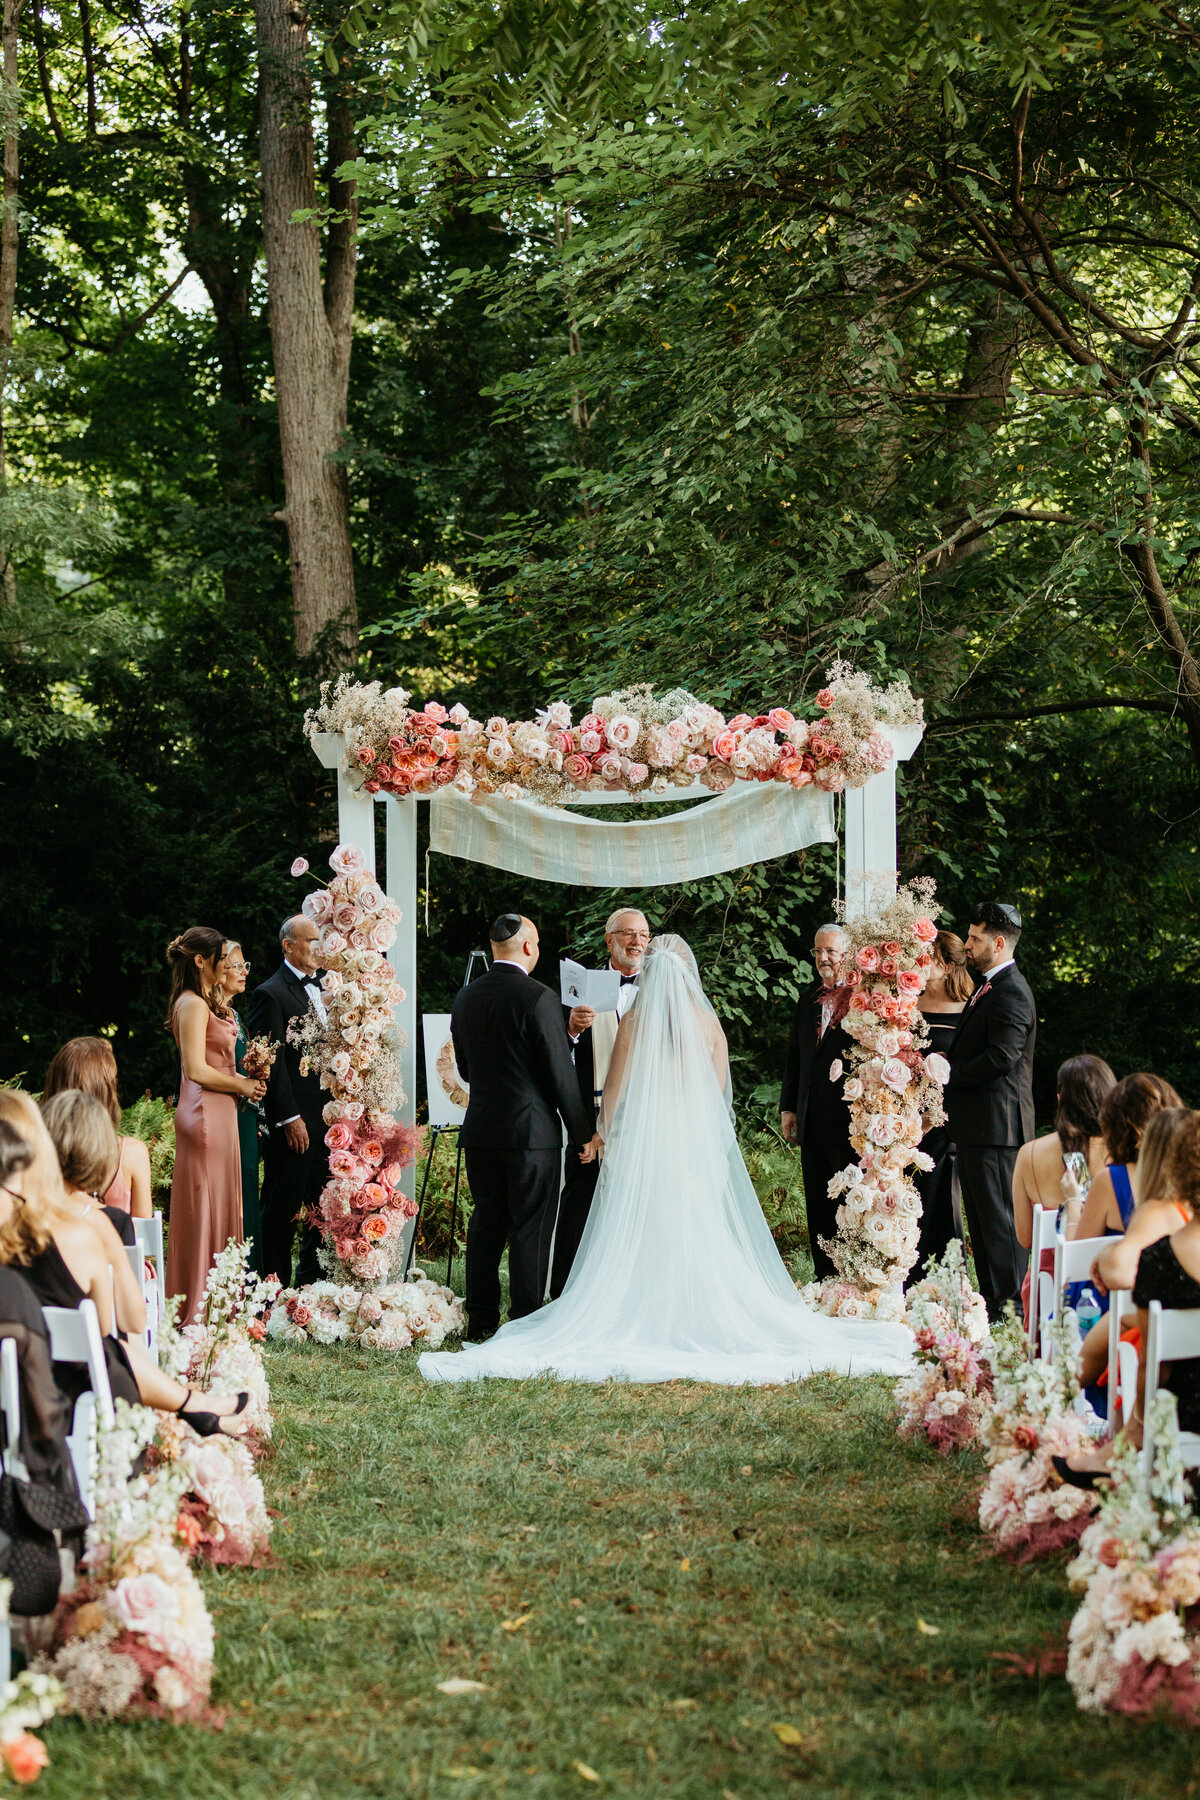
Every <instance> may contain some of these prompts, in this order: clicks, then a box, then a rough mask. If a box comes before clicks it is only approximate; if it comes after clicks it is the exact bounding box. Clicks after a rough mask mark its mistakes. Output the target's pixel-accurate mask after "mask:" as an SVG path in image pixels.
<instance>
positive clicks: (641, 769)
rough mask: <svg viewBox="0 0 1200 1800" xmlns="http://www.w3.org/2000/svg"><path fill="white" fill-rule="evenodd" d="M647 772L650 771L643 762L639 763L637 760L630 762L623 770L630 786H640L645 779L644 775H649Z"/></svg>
mask: <svg viewBox="0 0 1200 1800" xmlns="http://www.w3.org/2000/svg"><path fill="white" fill-rule="evenodd" d="M649 773H650V771H649V769H648V768H647V767H646V765H645V763H639V762H635V763H630V765H629V767H628V769H627V770H626V772H625V778H626V780H627V781H628V782H629V784H630V786H631V787H640V786H641V784H642V782H643V781H645V779H646V777H647V776H648V775H649Z"/></svg>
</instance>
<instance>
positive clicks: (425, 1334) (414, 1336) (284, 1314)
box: [267, 1269, 466, 1350]
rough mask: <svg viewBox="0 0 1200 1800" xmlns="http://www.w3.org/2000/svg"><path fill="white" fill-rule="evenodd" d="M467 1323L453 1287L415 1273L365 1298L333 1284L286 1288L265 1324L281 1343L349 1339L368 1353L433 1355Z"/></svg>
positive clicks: (417, 1271)
mask: <svg viewBox="0 0 1200 1800" xmlns="http://www.w3.org/2000/svg"><path fill="white" fill-rule="evenodd" d="M465 1324H466V1318H465V1314H464V1312H463V1303H462V1301H461V1300H460V1299H459V1298H458V1296H457V1294H455V1292H454V1290H453V1288H448V1287H439V1286H438V1284H437V1283H436V1282H435V1281H429V1280H427V1279H426V1277H425V1276H424V1275H423V1274H422V1273H421V1271H420V1269H414V1270H413V1271H412V1273H411V1275H410V1277H409V1279H408V1280H407V1281H393V1282H385V1283H383V1285H382V1286H380V1287H376V1288H372V1289H371V1291H370V1292H369V1293H366V1294H364V1293H360V1292H359V1290H358V1289H357V1288H356V1287H339V1285H338V1283H337V1282H336V1281H314V1282H313V1283H312V1284H311V1285H310V1286H309V1287H305V1288H300V1289H296V1288H287V1289H285V1291H284V1292H283V1293H282V1294H280V1296H279V1299H278V1301H277V1303H276V1305H275V1306H274V1308H273V1310H272V1312H271V1316H270V1318H269V1320H268V1321H267V1335H268V1336H269V1337H272V1338H277V1339H278V1340H280V1341H281V1342H282V1343H285V1344H300V1343H303V1342H305V1340H306V1339H311V1340H312V1341H313V1342H314V1343H317V1344H336V1343H338V1342H340V1341H341V1340H342V1339H343V1338H353V1339H354V1341H355V1343H358V1344H362V1345H363V1346H364V1347H365V1348H366V1349H368V1350H407V1349H409V1348H410V1347H411V1346H412V1345H414V1344H419V1345H420V1346H421V1348H422V1349H424V1350H437V1349H439V1348H440V1346H441V1345H442V1344H444V1343H445V1341H446V1339H447V1338H448V1337H451V1336H456V1335H458V1334H459V1333H461V1332H462V1330H463V1328H464V1326H465Z"/></svg>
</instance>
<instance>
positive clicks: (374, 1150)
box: [358, 1138, 383, 1168]
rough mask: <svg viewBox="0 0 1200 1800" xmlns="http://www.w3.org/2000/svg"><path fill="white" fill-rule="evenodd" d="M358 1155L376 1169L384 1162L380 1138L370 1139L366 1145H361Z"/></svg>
mask: <svg viewBox="0 0 1200 1800" xmlns="http://www.w3.org/2000/svg"><path fill="white" fill-rule="evenodd" d="M358 1154H359V1155H360V1156H361V1157H362V1159H363V1161H364V1162H365V1163H370V1165H371V1167H372V1168H375V1167H376V1166H377V1165H378V1164H379V1163H381V1162H382V1161H383V1145H382V1144H381V1143H380V1141H379V1139H378V1138H368V1139H367V1141H366V1143H365V1144H360V1145H359V1147H358Z"/></svg>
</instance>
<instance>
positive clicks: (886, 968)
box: [879, 956, 900, 981]
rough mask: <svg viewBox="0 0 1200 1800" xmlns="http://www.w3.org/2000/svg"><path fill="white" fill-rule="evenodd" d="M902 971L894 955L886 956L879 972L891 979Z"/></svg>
mask: <svg viewBox="0 0 1200 1800" xmlns="http://www.w3.org/2000/svg"><path fill="white" fill-rule="evenodd" d="M899 972H900V965H899V963H898V962H897V961H896V959H895V957H894V956H885V957H884V958H883V960H882V962H881V963H880V965H879V973H880V974H881V975H884V976H886V977H887V979H888V980H889V981H891V980H892V979H893V978H894V977H895V976H896V975H898V974H899Z"/></svg>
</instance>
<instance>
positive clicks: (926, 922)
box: [912, 919, 937, 944]
mask: <svg viewBox="0 0 1200 1800" xmlns="http://www.w3.org/2000/svg"><path fill="white" fill-rule="evenodd" d="M912 931H913V936H914V937H915V938H916V939H918V941H919V942H920V943H922V944H932V942H933V940H934V938H935V937H936V936H937V926H936V925H935V924H934V922H933V920H932V919H914V920H913V928H912Z"/></svg>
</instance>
